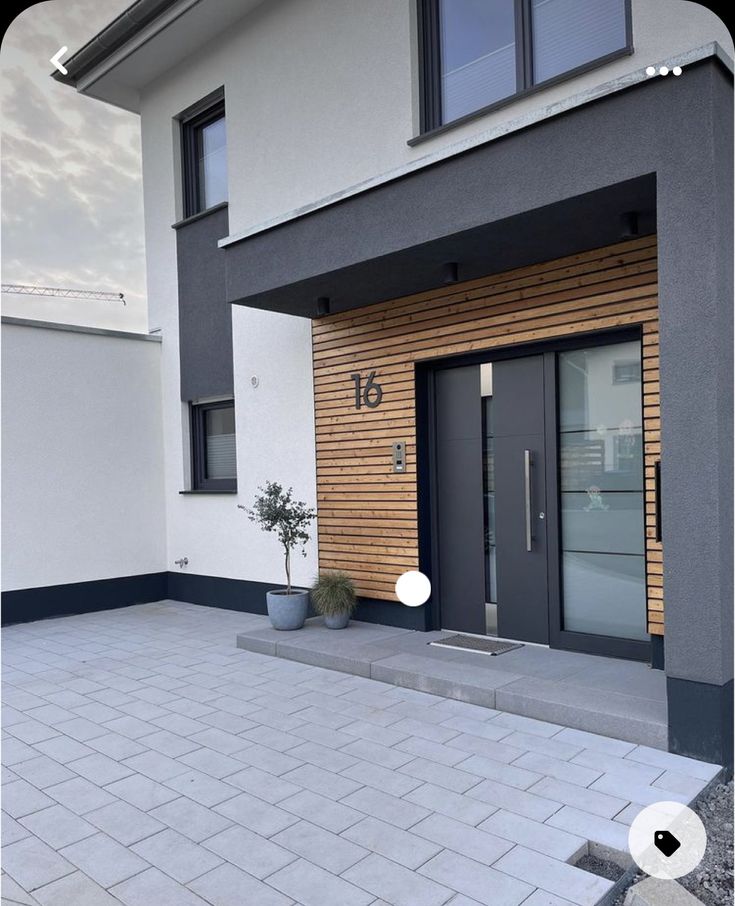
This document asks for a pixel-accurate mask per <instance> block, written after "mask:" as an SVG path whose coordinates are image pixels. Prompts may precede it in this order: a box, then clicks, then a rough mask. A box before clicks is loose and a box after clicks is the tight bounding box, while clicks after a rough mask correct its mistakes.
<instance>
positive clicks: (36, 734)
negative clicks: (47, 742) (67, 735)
mask: <svg viewBox="0 0 735 906" xmlns="http://www.w3.org/2000/svg"><path fill="white" fill-rule="evenodd" d="M4 726H5V729H6V730H8V732H9V733H11V734H12V735H13V736H14V737H15V738H16V739H19V740H21V742H25V743H28V744H29V745H32V744H34V743H37V742H43V740H44V739H52V738H53V737H55V736H56V737H58V736H59V733H58V731H57V730H55V729H54V728H53V727H49V726H48V725H47V724H43V723H41V722H40V721H38V720H27V721H23V722H22V723H17V724H12V725H11V726H10V727H8V726H7V725H4Z"/></svg>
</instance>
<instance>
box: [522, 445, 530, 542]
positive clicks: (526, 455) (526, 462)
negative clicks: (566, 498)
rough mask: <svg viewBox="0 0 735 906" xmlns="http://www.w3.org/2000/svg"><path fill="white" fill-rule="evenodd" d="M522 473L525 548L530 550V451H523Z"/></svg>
mask: <svg viewBox="0 0 735 906" xmlns="http://www.w3.org/2000/svg"><path fill="white" fill-rule="evenodd" d="M523 474H524V478H525V483H526V550H527V551H530V550H531V451H530V450H524V451H523Z"/></svg>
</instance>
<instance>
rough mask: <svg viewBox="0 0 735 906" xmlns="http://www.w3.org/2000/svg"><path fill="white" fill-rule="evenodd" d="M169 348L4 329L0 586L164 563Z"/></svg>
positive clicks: (48, 330) (67, 332) (101, 336)
mask: <svg viewBox="0 0 735 906" xmlns="http://www.w3.org/2000/svg"><path fill="white" fill-rule="evenodd" d="M160 357H161V344H160V342H157V341H156V340H154V339H152V338H150V337H148V336H146V335H137V334H127V335H122V336H121V335H120V334H117V335H116V334H114V333H113V332H109V331H107V332H105V331H98V332H92V331H89V330H85V329H84V328H71V329H69V328H67V329H63V330H62V329H58V328H54V327H48V326H42V325H41V324H38V323H37V324H30V325H24V324H18V323H12V322H11V319H3V324H2V588H3V590H5V591H9V590H14V589H21V588H35V587H39V586H46V585H59V584H65V583H68V582H85V581H90V580H94V579H108V578H116V577H119V576H134V575H142V574H146V573H154V572H160V571H162V570H164V569H165V568H166V567H165V547H164V541H165V511H164V498H163V438H162V430H161V382H160Z"/></svg>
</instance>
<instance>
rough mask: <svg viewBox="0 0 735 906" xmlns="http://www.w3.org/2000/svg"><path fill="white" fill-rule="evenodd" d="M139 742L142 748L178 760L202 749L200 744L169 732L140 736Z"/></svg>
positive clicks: (161, 731) (159, 731)
mask: <svg viewBox="0 0 735 906" xmlns="http://www.w3.org/2000/svg"><path fill="white" fill-rule="evenodd" d="M139 741H140V745H141V746H146V747H147V748H149V749H155V750H156V752H161V754H163V755H169V756H170V757H171V758H178V757H179V755H186V754H187V752H193V751H194V750H195V749H199V748H201V746H200V745H199V743H197V742H192V741H191V740H190V739H185V738H184V737H183V736H177V735H176V734H175V733H170V732H169V731H168V730H158V732H156V733H151V734H150V735H148V736H140V737H139ZM144 751H145V750H144ZM139 754H140V752H131V753H130V755H125V756H123V757H125V758H128V757H130V756H132V755H139Z"/></svg>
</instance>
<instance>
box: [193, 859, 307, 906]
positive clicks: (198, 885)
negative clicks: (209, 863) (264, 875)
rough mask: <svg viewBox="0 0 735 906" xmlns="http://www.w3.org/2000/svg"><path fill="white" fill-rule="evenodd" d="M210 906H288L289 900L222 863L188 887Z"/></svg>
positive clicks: (291, 901) (289, 904)
mask: <svg viewBox="0 0 735 906" xmlns="http://www.w3.org/2000/svg"><path fill="white" fill-rule="evenodd" d="M188 886H189V888H190V890H193V891H194V893H196V894H199V895H200V896H202V897H204V899H205V900H206V901H207V902H208V903H211V904H212V906H291V904H292V903H293V900H291V898H290V897H285V896H283V894H281V893H278V891H276V890H274V889H273V888H272V887H268V886H267V885H266V884H264V883H263V882H262V881H258V880H256V879H255V878H253V877H252V876H251V875H249V874H247V873H246V872H244V871H241V870H240V869H239V868H236V867H235V866H234V865H230V864H229V863H227V862H225V863H223V864H222V865H220V866H219V867H218V868H215V869H213V870H212V871H208V872H207V873H206V874H205V875H202V876H201V877H200V878H197V879H196V880H194V881H191V882H190V883H189V885H188Z"/></svg>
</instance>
